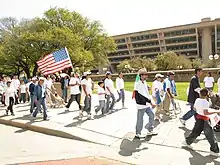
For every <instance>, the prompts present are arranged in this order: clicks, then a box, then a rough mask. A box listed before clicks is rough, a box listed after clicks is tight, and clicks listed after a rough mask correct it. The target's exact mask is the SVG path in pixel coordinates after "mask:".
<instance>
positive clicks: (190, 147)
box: [182, 141, 193, 149]
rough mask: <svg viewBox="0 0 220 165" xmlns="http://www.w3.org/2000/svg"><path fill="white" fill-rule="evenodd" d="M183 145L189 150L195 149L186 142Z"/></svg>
mask: <svg viewBox="0 0 220 165" xmlns="http://www.w3.org/2000/svg"><path fill="white" fill-rule="evenodd" d="M182 145H183V146H184V147H187V148H189V149H193V147H192V146H191V145H189V144H187V143H186V141H184V142H183V143H182Z"/></svg>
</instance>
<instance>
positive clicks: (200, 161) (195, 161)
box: [184, 148, 220, 165]
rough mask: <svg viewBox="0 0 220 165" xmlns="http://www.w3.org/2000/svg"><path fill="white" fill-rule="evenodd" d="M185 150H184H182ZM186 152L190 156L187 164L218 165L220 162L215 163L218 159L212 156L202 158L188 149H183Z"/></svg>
mask: <svg viewBox="0 0 220 165" xmlns="http://www.w3.org/2000/svg"><path fill="white" fill-rule="evenodd" d="M184 149H185V148H184ZM185 150H187V151H189V152H190V153H191V155H192V157H191V158H189V162H190V164H191V165H207V164H210V163H214V165H219V164H220V162H219V161H216V160H215V159H217V158H218V157H214V156H210V155H208V156H203V155H201V154H200V153H198V152H196V151H193V150H190V149H185Z"/></svg>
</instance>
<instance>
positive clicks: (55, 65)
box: [37, 54, 72, 75]
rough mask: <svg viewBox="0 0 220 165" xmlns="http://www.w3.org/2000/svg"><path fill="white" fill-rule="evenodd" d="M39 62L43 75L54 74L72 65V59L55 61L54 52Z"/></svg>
mask: <svg viewBox="0 0 220 165" xmlns="http://www.w3.org/2000/svg"><path fill="white" fill-rule="evenodd" d="M37 64H38V67H39V69H40V71H41V72H42V74H43V75H49V74H53V73H56V72H59V71H61V70H64V69H66V68H70V67H72V63H71V60H70V59H66V60H63V61H60V62H55V59H54V57H53V54H49V55H47V56H45V57H44V58H43V59H41V60H39V61H38V62H37Z"/></svg>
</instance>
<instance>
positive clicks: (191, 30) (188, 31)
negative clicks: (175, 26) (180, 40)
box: [164, 29, 196, 37]
mask: <svg viewBox="0 0 220 165" xmlns="http://www.w3.org/2000/svg"><path fill="white" fill-rule="evenodd" d="M195 32H196V29H184V30H178V31H173V32H166V33H164V36H165V37H172V36H178V35H184V34H194V33H195Z"/></svg>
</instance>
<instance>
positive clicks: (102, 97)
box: [95, 81, 106, 115]
mask: <svg viewBox="0 0 220 165" xmlns="http://www.w3.org/2000/svg"><path fill="white" fill-rule="evenodd" d="M98 85H99V86H98V97H99V106H98V107H97V108H96V109H95V112H96V114H97V113H98V112H99V111H100V109H101V111H102V115H104V113H105V111H106V104H105V96H106V92H105V89H104V82H103V81H99V82H98Z"/></svg>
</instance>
